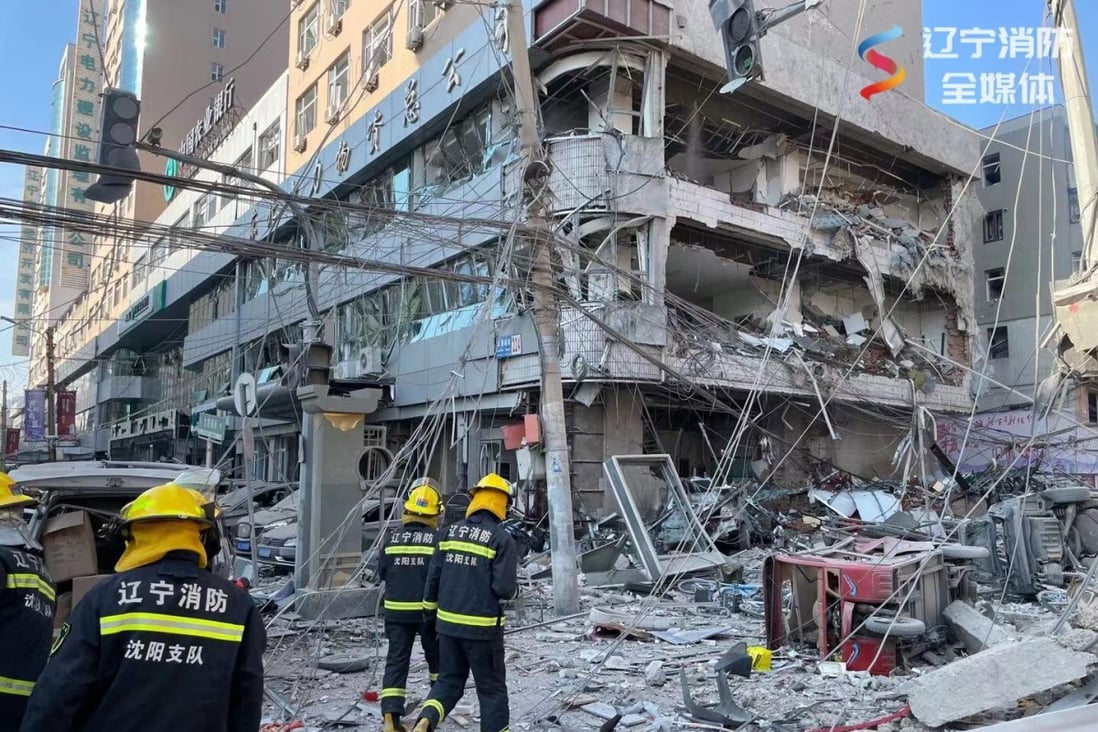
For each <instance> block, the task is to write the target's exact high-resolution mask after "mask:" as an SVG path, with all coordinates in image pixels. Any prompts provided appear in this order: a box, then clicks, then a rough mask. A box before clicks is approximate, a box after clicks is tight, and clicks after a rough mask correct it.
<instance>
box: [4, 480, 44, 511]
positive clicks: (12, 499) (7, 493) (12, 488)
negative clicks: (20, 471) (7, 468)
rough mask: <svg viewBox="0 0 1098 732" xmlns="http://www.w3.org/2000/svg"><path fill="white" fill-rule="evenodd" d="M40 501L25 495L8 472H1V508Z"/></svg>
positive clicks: (29, 504) (16, 506)
mask: <svg viewBox="0 0 1098 732" xmlns="http://www.w3.org/2000/svg"><path fill="white" fill-rule="evenodd" d="M35 503H38V501H36V500H34V499H33V498H31V497H30V496H26V495H23V491H21V490H19V486H18V485H17V484H16V482H15V481H14V480H12V479H11V476H10V475H8V474H7V473H0V508H18V507H19V506H31V505H34V504H35Z"/></svg>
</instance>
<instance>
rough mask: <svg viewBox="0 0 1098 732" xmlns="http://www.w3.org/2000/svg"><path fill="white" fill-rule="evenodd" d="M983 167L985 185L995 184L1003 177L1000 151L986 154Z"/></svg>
mask: <svg viewBox="0 0 1098 732" xmlns="http://www.w3.org/2000/svg"><path fill="white" fill-rule="evenodd" d="M983 167H984V185H985V186H993V185H995V184H996V183H998V182H1000V181H1001V180H1002V179H1003V172H1002V169H1001V168H1000V166H999V153H991V154H990V155H985V156H984V166H983Z"/></svg>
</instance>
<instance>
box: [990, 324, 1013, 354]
mask: <svg viewBox="0 0 1098 732" xmlns="http://www.w3.org/2000/svg"><path fill="white" fill-rule="evenodd" d="M987 357H988V358H990V359H998V358H1010V338H1009V337H1008V335H1007V328H1006V326H1005V325H1000V326H999V327H998V328H988V329H987Z"/></svg>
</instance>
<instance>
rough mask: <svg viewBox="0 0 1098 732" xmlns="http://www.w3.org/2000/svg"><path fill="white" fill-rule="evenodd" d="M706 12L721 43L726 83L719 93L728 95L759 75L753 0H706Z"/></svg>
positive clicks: (757, 35)
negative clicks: (707, 3) (719, 35)
mask: <svg viewBox="0 0 1098 732" xmlns="http://www.w3.org/2000/svg"><path fill="white" fill-rule="evenodd" d="M709 15H710V16H711V17H712V18H713V25H714V26H716V28H717V32H718V33H720V34H721V41H722V42H723V43H724V57H725V65H726V66H727V67H728V83H727V84H725V85H724V86H723V87H721V93H722V94H731V93H732V92H734V91H736V89H739V88H740V87H741V86H743V85H744V84H746V83H747V82H749V81H751V80H752V79H754V78H755V77H757V76H759V75H760V74H762V54H761V53H760V51H759V38H760V37H761V35H762V34H761V32H760V28H759V20H758V15H757V14H756V13H755V0H710V2H709Z"/></svg>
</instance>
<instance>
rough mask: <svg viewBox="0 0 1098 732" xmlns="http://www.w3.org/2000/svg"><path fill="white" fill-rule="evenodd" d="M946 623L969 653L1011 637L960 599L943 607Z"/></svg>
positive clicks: (1008, 641) (1009, 639)
mask: <svg viewBox="0 0 1098 732" xmlns="http://www.w3.org/2000/svg"><path fill="white" fill-rule="evenodd" d="M944 614H945V619H946V623H948V624H949V627H950V629H951V630H952V631H953V633H954V635H956V636H957V639H958V640H959V641H961V642H962V643H964V644H965V648H967V649H968V652H969V653H978V652H980V651H982V650H985V649H987V648H991V647H993V646H1001V645H1002V644H1004V643H1010V642H1011V641H1012V640H1013V638H1011V636H1010V634H1009V633H1008V632H1007V630H1006V629H1005V628H1003V627H1002V626H1000V625H996V624H995V623H994V622H992V621H991V620H990V619H988V618H987V617H986V616H984V615H983V614H982V613H981V612H980V611H979V610H977V609H976V608H974V607H972V606H971V605H969V604H968V603H966V602H962V601H961V600H954V601H953V602H951V603H950V604H949V607H947V608H946V609H945V613H944Z"/></svg>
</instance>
